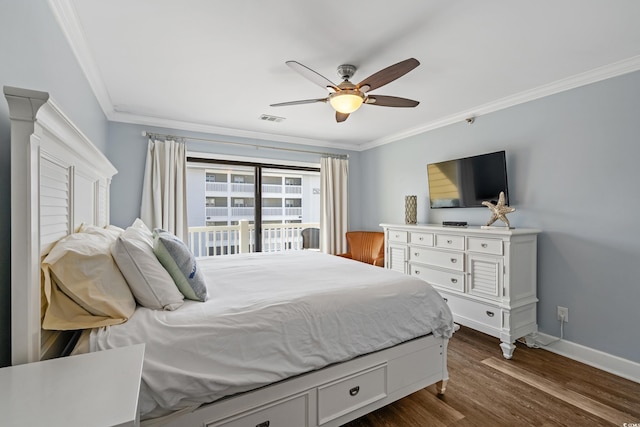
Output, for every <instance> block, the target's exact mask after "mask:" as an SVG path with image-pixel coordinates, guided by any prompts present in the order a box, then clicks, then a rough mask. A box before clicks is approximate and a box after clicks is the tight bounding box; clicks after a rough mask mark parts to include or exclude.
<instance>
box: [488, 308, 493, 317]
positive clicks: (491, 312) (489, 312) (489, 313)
mask: <svg viewBox="0 0 640 427" xmlns="http://www.w3.org/2000/svg"><path fill="white" fill-rule="evenodd" d="M487 316H489V317H493V316H495V314H494V312H493V311H489V310H487Z"/></svg>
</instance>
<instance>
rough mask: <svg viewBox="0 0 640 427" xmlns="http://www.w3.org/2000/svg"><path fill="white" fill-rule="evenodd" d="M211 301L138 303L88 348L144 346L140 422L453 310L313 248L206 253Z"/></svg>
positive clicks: (433, 329)
mask: <svg viewBox="0 0 640 427" xmlns="http://www.w3.org/2000/svg"><path fill="white" fill-rule="evenodd" d="M198 266H199V268H201V269H202V270H203V272H204V273H205V275H206V278H207V287H208V291H209V300H208V301H207V302H205V303H201V302H194V301H186V302H185V304H184V305H183V306H182V307H181V308H180V309H178V310H176V311H157V310H150V309H146V308H142V307H138V308H137V309H136V311H135V313H134V315H133V316H132V317H131V319H130V320H129V321H128V322H126V323H124V324H122V325H115V326H110V327H106V328H99V329H96V330H94V331H93V332H92V334H91V351H97V350H104V349H109V348H115V347H122V346H126V345H131V344H136V343H146V350H145V362H144V368H143V374H142V383H143V384H142V390H141V396H140V410H141V415H142V417H143V419H144V418H149V417H153V416H159V415H162V414H164V413H167V412H169V411H170V410H176V409H180V408H184V407H187V406H193V405H198V404H202V403H206V402H212V401H214V400H217V399H219V398H222V397H224V396H227V395H230V394H234V393H238V392H241V391H246V390H250V389H253V388H256V387H259V386H263V385H266V384H269V383H273V382H275V381H279V380H282V379H284V378H287V377H291V376H294V375H297V374H301V373H304V372H308V371H310V370H314V369H318V368H321V367H324V366H326V365H329V364H331V363H336V362H340V361H344V360H348V359H351V358H353V357H355V356H357V355H361V354H366V353H370V352H373V351H376V350H380V349H383V348H387V347H390V346H393V345H395V344H398V343H400V342H403V341H406V340H410V339H412V338H415V337H418V336H421V335H425V334H429V333H433V334H434V335H436V336H445V337H450V336H451V334H452V331H453V320H452V316H451V312H450V311H449V308H448V307H447V305H446V303H445V302H444V301H443V300H442V298H441V297H440V296H439V294H438V293H437V292H436V291H435V290H433V289H432V288H431V286H430V285H428V284H427V283H425V282H424V281H422V280H419V279H417V278H414V277H410V276H406V275H403V274H400V273H397V272H394V271H390V270H386V269H383V268H380V267H373V266H370V265H367V264H364V263H360V262H357V261H352V260H347V259H344V258H340V257H336V256H332V255H325V254H321V253H319V252H313V251H295V252H286V253H284V252H281V253H266V254H246V255H228V256H220V257H211V258H203V259H199V260H198Z"/></svg>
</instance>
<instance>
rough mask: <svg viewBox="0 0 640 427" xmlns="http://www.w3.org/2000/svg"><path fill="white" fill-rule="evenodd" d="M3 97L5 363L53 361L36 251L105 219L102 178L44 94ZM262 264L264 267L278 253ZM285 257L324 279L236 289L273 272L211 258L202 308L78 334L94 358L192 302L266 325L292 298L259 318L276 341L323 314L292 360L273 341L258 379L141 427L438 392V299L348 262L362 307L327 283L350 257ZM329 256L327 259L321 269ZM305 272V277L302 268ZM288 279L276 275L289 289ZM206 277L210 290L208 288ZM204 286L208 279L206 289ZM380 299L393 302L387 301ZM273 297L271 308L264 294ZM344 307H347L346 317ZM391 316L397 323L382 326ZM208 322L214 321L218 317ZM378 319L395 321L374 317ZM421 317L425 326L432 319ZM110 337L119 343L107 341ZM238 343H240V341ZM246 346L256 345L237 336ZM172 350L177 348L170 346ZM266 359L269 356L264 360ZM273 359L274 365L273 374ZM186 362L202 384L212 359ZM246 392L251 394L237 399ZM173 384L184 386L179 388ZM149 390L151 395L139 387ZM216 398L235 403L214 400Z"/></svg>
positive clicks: (334, 420)
mask: <svg viewBox="0 0 640 427" xmlns="http://www.w3.org/2000/svg"><path fill="white" fill-rule="evenodd" d="M4 91H5V96H6V98H7V101H8V103H9V111H10V116H11V129H12V142H11V144H12V147H11V162H12V363H13V364H19V363H26V362H36V361H38V360H41V359H42V358H46V357H49V355H50V354H55V353H58V352H59V349H60V348H61V346H62V345H61V344H60V342H61V341H62V340H61V339H60V334H57V333H44V331H42V330H41V327H40V325H41V305H42V297H41V283H40V260H41V254H42V253H43V252H45V251H46V250H47V249H48V248H49V247H50V246H51V245H52V244H53V243H54V242H55V241H56V240H57V239H59V238H60V237H64V236H65V235H67V234H69V233H72V232H73V231H74V230H75V229H76V228H77V227H78V226H79V225H80V224H81V223H84V224H95V225H98V226H105V225H107V224H108V222H109V221H108V219H109V215H108V212H109V183H110V180H111V177H112V176H113V174H114V173H115V172H116V171H115V169H114V168H113V166H112V165H111V164H110V163H109V162H108V160H107V159H106V158H105V157H104V155H102V154H101V153H100V152H99V150H97V149H95V147H94V146H93V145H92V144H91V142H90V141H89V140H88V139H87V138H86V137H85V136H84V135H83V134H82V133H81V132H80V131H78V130H77V128H76V127H75V126H74V125H73V124H72V123H71V121H69V120H68V119H67V118H66V117H65V116H64V114H63V113H62V112H61V111H60V110H59V108H57V107H56V105H55V103H53V102H51V101H50V100H49V99H48V94H46V93H43V92H36V91H29V90H23V89H16V88H7V87H5V88H4ZM25 236H27V238H25ZM273 257H274V258H273V259H275V258H278V257H279V256H278V255H274V256H273ZM282 257H283V258H284V256H282ZM295 257H300V260H302V258H304V259H305V260H306V259H309V262H310V264H314V263H316V264H318V265H324V268H323V271H324V272H325V273H329V276H328V277H327V276H326V275H325V278H324V279H323V281H316V282H315V283H314V284H310V283H307V282H305V283H301V287H300V288H292V287H291V286H290V285H289V286H278V285H277V283H280V282H283V279H282V278H280V280H278V279H276V282H277V283H275V284H274V283H273V282H268V279H263V281H264V282H265V288H264V289H265V290H267V291H266V292H262V293H260V292H256V285H259V284H260V280H259V281H258V282H255V283H253V284H251V285H250V284H248V283H247V284H246V285H244V284H243V285H236V283H237V282H238V277H237V274H238V273H242V274H246V273H249V274H250V275H253V276H254V277H255V276H257V277H258V278H260V276H259V275H263V276H264V277H267V275H266V272H267V271H269V270H273V268H272V267H273V266H274V265H275V264H274V263H272V262H270V260H269V258H268V257H265V256H263V255H252V256H244V257H240V256H238V257H229V258H225V257H222V258H220V259H217V258H213V259H212V260H208V261H206V262H205V261H202V266H203V267H202V268H204V269H209V270H211V271H212V272H213V275H212V276H210V277H212V279H207V286H208V287H209V290H210V293H211V298H210V301H211V303H195V302H194V303H191V302H187V303H185V305H184V306H183V307H181V308H180V309H178V310H177V311H175V312H173V313H166V312H156V313H149V311H152V310H141V309H140V308H138V309H136V312H135V314H134V316H132V318H131V319H130V320H129V321H128V322H126V323H124V324H122V325H118V326H111V327H108V328H106V329H101V330H96V331H94V332H93V333H92V338H91V346H92V347H93V349H94V350H96V349H102V348H107V347H109V346H120V345H127V344H132V343H134V342H135V339H134V338H132V337H135V336H136V334H139V335H144V334H141V333H140V332H139V330H138V332H135V328H136V325H139V324H138V321H139V320H142V319H143V318H144V317H145V316H147V317H148V316H152V315H153V316H159V317H162V316H169V315H170V314H171V315H173V318H180V317H184V318H186V319H187V320H190V319H192V317H191V316H192V314H193V313H195V312H199V311H202V310H203V307H205V306H213V307H214V312H215V310H216V309H221V308H223V307H224V308H227V309H231V311H232V312H234V313H238V312H241V311H243V310H244V308H246V307H247V305H248V306H251V307H253V308H254V309H257V313H259V314H261V315H265V320H266V319H269V318H273V317H274V316H275V317H276V318H277V319H280V316H283V315H284V314H283V312H280V311H279V310H280V308H281V307H282V304H284V303H283V301H284V302H287V301H294V300H295V301H298V302H302V303H303V305H302V306H303V307H305V309H304V310H301V309H300V308H297V309H295V310H294V311H293V313H295V314H296V316H299V317H297V318H295V316H294V318H293V320H294V321H292V322H291V323H286V322H280V323H273V322H265V324H267V325H270V326H269V327H271V328H274V325H277V327H275V328H274V329H273V331H272V332H274V331H275V332H280V333H281V334H282V333H283V332H284V333H285V335H286V338H287V339H288V338H290V337H292V336H293V335H291V331H293V330H295V329H297V328H299V327H301V326H302V325H303V324H304V323H305V322H303V321H302V320H301V319H303V318H305V316H306V317H309V316H312V317H313V316H315V317H320V318H322V317H323V313H324V314H328V313H332V315H331V316H326V318H325V323H322V322H320V323H314V325H315V326H313V327H312V328H317V329H313V330H312V331H309V330H308V329H301V330H302V331H303V332H302V334H300V336H302V337H303V340H304V339H307V340H308V339H309V337H313V340H312V342H308V343H307V344H308V347H307V348H306V350H305V351H307V353H304V351H303V352H302V353H296V351H294V350H292V349H291V348H290V347H289V346H288V344H291V343H289V342H288V341H284V342H281V343H280V344H274V345H273V346H272V347H269V346H266V345H265V346H264V349H265V351H266V350H268V349H269V348H271V350H269V351H274V352H276V353H277V354H280V355H282V356H283V357H281V358H276V357H271V358H270V357H267V356H268V355H269V351H267V355H266V356H265V355H261V357H260V358H259V359H260V360H261V361H262V362H265V364H264V366H271V368H272V369H271V371H268V370H266V369H264V366H263V367H261V368H255V367H254V366H253V365H252V366H251V367H250V368H254V371H259V375H256V376H255V378H254V379H252V380H251V381H246V382H243V381H244V380H243V381H239V380H238V378H237V376H235V374H234V375H232V376H231V377H228V378H227V379H226V380H225V381H226V383H230V384H231V385H233V386H234V387H236V386H239V388H228V389H226V390H219V389H215V388H216V387H219V383H218V385H214V386H213V387H214V390H213V391H212V390H211V389H210V387H211V386H209V385H204V386H202V390H201V391H202V394H203V395H206V396H204V397H202V399H203V400H199V399H194V398H193V397H188V398H180V393H175V392H172V393H171V394H172V395H173V398H174V400H175V401H176V402H178V406H172V405H166V406H167V407H168V408H171V409H175V408H176V407H178V408H179V407H183V406H184V407H185V408H184V409H182V410H181V411H179V412H177V413H173V414H171V415H169V418H167V419H156V420H152V421H150V422H148V424H149V425H155V424H157V425H172V426H209V427H213V426H225V427H239V426H245V425H247V426H251V427H253V426H260V427H266V426H269V425H270V426H271V427H274V426H276V425H285V426H292V427H294V426H295V427H300V426H319V425H322V426H339V425H342V424H344V423H345V422H348V421H350V420H352V419H355V418H357V417H359V416H361V415H364V414H366V413H368V412H370V411H372V410H374V409H377V408H379V407H381V406H384V405H386V404H388V403H390V402H393V401H395V400H397V399H399V398H402V397H404V396H406V395H408V394H410V393H413V392H415V391H417V390H419V389H421V388H424V387H426V386H428V385H431V384H434V383H438V391H439V392H440V393H443V392H444V388H445V384H446V381H447V379H448V374H447V368H446V347H447V340H448V336H450V333H451V327H452V323H451V320H450V318H449V319H447V313H448V315H449V316H450V313H449V312H448V309H447V308H446V305H444V304H441V300H439V297H435V298H432V299H429V298H426V299H425V298H420V296H421V295H422V296H424V295H425V294H430V293H433V294H436V293H435V292H434V291H433V290H432V289H431V288H430V287H429V286H428V285H427V284H425V283H424V282H421V281H419V280H417V279H413V278H409V277H408V276H404V275H400V274H397V273H395V272H391V271H387V270H383V269H379V268H374V267H371V266H366V265H364V264H363V265H358V266H357V270H358V269H359V270H358V273H356V274H355V276H354V275H353V274H351V273H349V274H350V275H351V276H352V277H355V278H356V279H357V280H356V282H355V283H353V284H351V285H349V287H351V288H352V289H351V290H353V289H354V288H358V287H360V288H365V289H366V292H365V294H364V295H366V298H365V297H364V296H355V297H354V296H353V294H350V293H349V291H347V290H345V289H344V286H346V285H345V284H344V282H340V281H339V280H342V278H344V275H345V272H344V271H341V268H342V267H343V266H345V268H346V266H349V268H351V267H353V266H354V265H356V262H354V261H349V260H342V259H339V260H338V258H336V259H335V260H334V259H332V260H331V268H329V267H328V266H327V265H326V264H324V262H325V261H324V260H326V259H328V258H335V257H330V256H328V255H322V254H317V253H307V252H305V253H299V254H296V255H294V258H295ZM294 258H289V259H294ZM223 259H224V260H226V262H228V263H227V264H226V265H225V266H224V267H222V266H221V264H219V263H221V262H223ZM336 261H338V264H335V262H336ZM285 262H291V261H285ZM305 262H306V261H305ZM234 263H235V265H234ZM238 263H239V264H238ZM247 265H251V267H247ZM296 266H302V263H301V262H300V263H296V262H294V263H293V264H289V266H288V267H287V269H282V268H281V269H278V270H277V271H276V273H283V272H285V271H286V272H287V274H290V275H293V276H292V277H300V276H299V275H301V274H302V273H303V272H302V271H299V270H296V268H298V267H296ZM336 266H337V267H336ZM313 276H314V277H319V275H318V274H316V273H314V274H313ZM382 276H384V277H385V278H386V279H390V282H388V283H384V284H382V283H380V284H379V287H376V288H375V291H374V290H373V289H374V288H372V287H370V286H372V284H371V282H372V281H376V280H378V278H379V277H382ZM292 277H289V278H287V279H286V280H287V281H290V279H291V278H292ZM216 278H218V279H219V281H217V282H216ZM210 281H211V282H212V283H209V282H210ZM309 282H311V281H309ZM240 283H245V282H240ZM303 285H304V286H307V285H308V286H309V288H310V289H308V290H307V291H308V292H309V291H310V293H311V294H315V296H314V298H313V302H311V300H308V299H307V298H308V297H307V296H305V293H303V292H302V286H303ZM230 286H232V287H236V288H238V287H239V288H240V289H243V288H242V287H243V286H246V287H247V288H246V289H245V291H246V292H245V296H247V295H248V296H249V300H246V299H245V300H244V302H240V300H239V299H234V298H236V297H233V296H231V293H230V292H228V291H229V289H228V288H229V287H230ZM323 288H324V289H325V290H323ZM329 288H334V289H331V291H332V292H338V295H337V296H336V295H335V294H334V295H333V296H330V294H329V293H326V292H328V291H329V290H330V289H329ZM400 288H406V289H407V290H409V292H406V293H404V294H403V295H404V296H401V297H400V300H399V303H400V305H399V306H396V308H391V306H389V305H388V304H387V303H388V301H389V300H394V299H396V298H398V296H397V295H396V294H399V292H398V290H399V289H400ZM421 293H422V294H421ZM307 294H308V293H307ZM361 295H362V294H361ZM392 295H396V296H394V297H393V298H391V296H392ZM411 295H414V296H418V297H417V298H416V297H411ZM276 296H277V297H279V298H280V299H277V300H276V299H273V298H275V297H276ZM403 298H406V299H403ZM247 301H248V302H247ZM276 301H279V302H278V303H276ZM382 301H384V303H383V302H382ZM425 301H427V302H425ZM367 302H368V303H367ZM234 304H236V305H234ZM378 304H379V305H378ZM425 304H427V305H435V306H436V307H435V308H436V311H427V310H425V311H421V309H420V307H421V305H422V308H424V305H425ZM285 305H286V304H285ZM242 307H244V308H242ZM298 307H299V306H298ZM353 307H357V309H356V310H355V311H352V309H353ZM383 307H384V308H383ZM400 307H402V308H400ZM411 307H413V309H411ZM383 310H385V311H387V310H391V311H393V312H396V313H395V314H394V315H393V316H387V315H386V314H383V313H386V312H383ZM290 313H291V312H290ZM338 313H340V314H341V315H344V314H345V313H346V314H347V318H346V320H345V318H339V317H335V316H333V314H336V315H337V314H338ZM434 313H435V314H434ZM228 314H229V313H228V312H227V315H228ZM255 314H256V312H253V314H251V316H255ZM399 314H401V315H405V316H408V317H405V318H404V319H400V318H396V317H395V316H396V315H399ZM220 317H221V316H218V317H216V319H218V320H219V319H220ZM222 317H224V316H222ZM391 317H393V318H394V319H399V321H388V320H387V319H389V318H391ZM232 318H233V319H237V318H238V316H228V317H225V319H226V320H228V321H230V322H231V323H233V322H234V321H235V320H229V319H232ZM205 319H206V318H205ZM246 319H251V317H246V318H245V320H246ZM434 319H435V320H438V322H435V323H433V322H434V321H435V320H434ZM147 320H148V319H147ZM211 321H212V320H211V318H209V320H208V322H207V321H205V322H204V323H210V322H211ZM144 323H145V322H142V323H140V324H144ZM191 323H194V322H191ZM147 324H148V322H147ZM336 326H338V328H336ZM365 327H372V328H371V329H373V330H376V333H380V332H381V331H382V332H383V333H382V334H381V335H377V336H376V338H374V337H373V335H369V334H370V332H367V330H366V329H365ZM330 331H332V332H333V335H337V336H340V335H342V337H341V338H342V342H340V341H339V340H334V338H327V337H329V336H330ZM335 332H338V333H337V334H335ZM120 333H122V335H120V336H119V334H120ZM185 335H187V334H185ZM154 336H155V337H156V338H157V340H158V341H163V339H162V338H164V337H165V335H162V333H160V332H157V333H155V334H154ZM257 336H260V334H259V333H258V335H257ZM167 337H168V335H167ZM247 337H249V335H247V336H246V337H245V338H247ZM358 337H363V339H358ZM140 339H141V340H144V341H145V342H146V343H147V346H148V347H147V350H146V354H147V355H151V356H150V357H151V358H150V359H145V370H147V371H148V369H154V368H155V365H154V361H153V358H152V357H153V355H154V353H156V352H158V351H159V350H158V349H159V348H160V347H157V348H156V347H155V345H154V342H153V340H150V339H149V336H147V337H146V338H145V337H142V336H140ZM229 339H230V340H238V339H239V338H237V337H236V338H229ZM257 340H258V338H252V339H250V341H257ZM167 341H168V339H167ZM268 341H269V342H271V341H270V340H268ZM265 342H266V341H265ZM297 345H299V344H296V346H297ZM174 347H181V346H177V345H176V346H174ZM323 347H327V349H329V350H330V351H327V352H326V353H323V352H322V351H320V350H323ZM315 349H317V350H318V352H317V353H318V354H317V355H316V354H315V353H314V354H313V355H311V356H310V355H309V353H308V352H310V351H311V352H315ZM182 350H183V351H187V349H184V348H183V349H182ZM189 351H190V350H189ZM194 354H197V352H194ZM271 355H272V356H273V353H272V354H271ZM165 356H166V357H169V359H170V363H168V364H166V365H169V366H170V365H172V364H173V365H175V362H174V361H175V360H176V358H175V357H174V356H173V355H164V356H162V357H165ZM314 356H315V357H314ZM263 359H264V360H263ZM303 359H304V360H303ZM299 360H303V362H304V363H297V362H298V361H299ZM216 362H218V364H219V365H220V366H223V367H224V366H226V365H229V364H235V365H237V367H239V368H240V369H247V366H248V365H247V364H246V363H245V362H244V361H243V360H242V359H241V358H237V359H236V358H234V357H232V354H226V358H223V357H220V358H217V360H216ZM282 362H285V363H284V365H283V364H282ZM198 363H200V364H201V365H202V366H200V370H198V371H196V372H195V373H194V374H193V376H191V377H188V379H187V381H188V382H189V383H190V384H195V385H198V386H200V385H201V383H204V382H205V381H203V377H204V376H205V372H206V370H207V369H209V368H212V366H211V365H212V363H207V362H204V361H200V362H198ZM147 365H149V366H147ZM207 365H209V366H207ZM256 366H257V365H256ZM165 368H166V366H165ZM179 369H182V370H183V371H184V370H185V369H184V368H179ZM179 369H178V370H179ZM250 371H251V369H250ZM307 371H308V372H307ZM165 372H166V371H165ZM305 372H306V373H305ZM145 375H146V374H143V384H144V383H146V382H147V378H145V377H144V376H145ZM211 375H214V376H215V375H216V370H215V369H212V371H211ZM148 381H149V382H153V381H154V380H151V379H148ZM172 381H173V379H172ZM176 381H178V380H176ZM223 382H224V381H223ZM214 384H216V383H214ZM147 385H148V384H147ZM256 386H262V387H260V388H257V389H255V390H251V391H246V392H242V391H244V390H248V389H253V388H255V387H256ZM180 387H182V388H184V384H183V385H182V386H180ZM163 388H165V389H166V387H165V386H164V385H163V384H160V385H159V386H158V387H156V389H160V390H161V389H163ZM151 389H152V390H151V391H152V392H153V387H151ZM240 392H242V393H240ZM229 393H232V394H233V393H238V394H233V395H232V396H230V397H229V396H228V397H225V398H221V399H219V398H220V397H222V396H226V395H228V394H229ZM216 399H219V400H216ZM165 400H171V398H169V399H167V397H166V396H164V397H160V398H159V399H157V400H153V402H155V403H149V401H148V400H147V398H146V397H144V394H143V396H142V400H141V410H142V411H145V413H146V412H149V414H153V413H152V412H151V411H155V410H157V408H159V407H161V406H162V405H158V404H157V402H158V401H160V402H163V401H165ZM212 400H215V401H214V402H213V403H209V404H205V405H201V406H199V407H198V408H197V409H194V407H195V406H197V405H199V404H200V403H202V402H210V401H212ZM156 412H157V411H156Z"/></svg>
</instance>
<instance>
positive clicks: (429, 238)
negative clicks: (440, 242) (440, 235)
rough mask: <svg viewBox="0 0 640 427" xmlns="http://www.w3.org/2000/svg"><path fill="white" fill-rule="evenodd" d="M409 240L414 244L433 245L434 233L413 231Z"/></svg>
mask: <svg viewBox="0 0 640 427" xmlns="http://www.w3.org/2000/svg"><path fill="white" fill-rule="evenodd" d="M409 241H410V242H411V243H412V244H414V245H423V246H433V234H431V233H413V232H412V233H411V236H410V239H409Z"/></svg>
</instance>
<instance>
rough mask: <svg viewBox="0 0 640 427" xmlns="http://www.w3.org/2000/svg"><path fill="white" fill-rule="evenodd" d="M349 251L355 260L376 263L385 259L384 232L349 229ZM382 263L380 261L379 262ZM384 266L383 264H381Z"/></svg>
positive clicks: (347, 235)
mask: <svg viewBox="0 0 640 427" xmlns="http://www.w3.org/2000/svg"><path fill="white" fill-rule="evenodd" d="M346 237H347V244H348V245H349V253H350V254H351V257H352V258H353V259H355V260H358V261H362V262H366V263H367V264H374V262H375V261H376V260H378V261H380V260H381V259H382V260H384V233H383V232H381V231H348V232H347V234H346ZM378 264H380V262H378ZM380 266H382V264H380Z"/></svg>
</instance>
